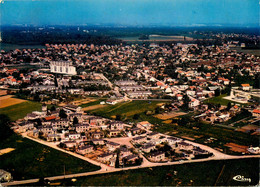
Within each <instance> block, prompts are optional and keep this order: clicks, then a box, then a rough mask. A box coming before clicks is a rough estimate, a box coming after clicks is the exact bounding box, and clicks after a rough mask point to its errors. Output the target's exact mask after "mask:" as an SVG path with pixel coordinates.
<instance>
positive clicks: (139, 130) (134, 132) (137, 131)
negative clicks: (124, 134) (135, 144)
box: [131, 127, 142, 135]
mask: <svg viewBox="0 0 260 187" xmlns="http://www.w3.org/2000/svg"><path fill="white" fill-rule="evenodd" d="M141 131H142V129H140V128H138V127H135V128H132V129H131V132H132V134H133V135H135V134H138V133H140V132H141Z"/></svg>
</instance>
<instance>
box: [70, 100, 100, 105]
mask: <svg viewBox="0 0 260 187" xmlns="http://www.w3.org/2000/svg"><path fill="white" fill-rule="evenodd" d="M96 100H97V99H94V98H87V99H81V100H77V101H73V102H72V103H73V104H74V105H83V104H86V103H91V102H93V101H96Z"/></svg>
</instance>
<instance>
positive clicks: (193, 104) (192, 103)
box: [189, 98, 200, 108]
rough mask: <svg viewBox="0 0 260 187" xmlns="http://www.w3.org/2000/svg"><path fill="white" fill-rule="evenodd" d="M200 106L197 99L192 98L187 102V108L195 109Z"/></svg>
mask: <svg viewBox="0 0 260 187" xmlns="http://www.w3.org/2000/svg"><path fill="white" fill-rule="evenodd" d="M199 105H200V101H199V100H197V99H194V98H192V99H191V101H190V102H189V108H196V107H198V106H199Z"/></svg>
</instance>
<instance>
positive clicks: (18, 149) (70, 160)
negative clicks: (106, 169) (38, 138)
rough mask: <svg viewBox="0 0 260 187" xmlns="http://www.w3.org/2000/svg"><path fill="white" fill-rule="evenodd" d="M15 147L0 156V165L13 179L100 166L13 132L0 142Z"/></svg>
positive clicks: (80, 170) (96, 168) (37, 176)
mask: <svg viewBox="0 0 260 187" xmlns="http://www.w3.org/2000/svg"><path fill="white" fill-rule="evenodd" d="M9 147H12V148H14V149H15V150H13V151H12V152H9V153H6V154H3V155H1V156H0V160H1V162H0V168H1V169H4V170H6V171H8V172H10V173H11V174H12V176H13V178H14V180H23V179H32V178H39V177H47V176H56V175H63V174H64V167H65V171H66V174H72V173H79V172H87V171H95V170H98V169H100V167H99V166H95V165H92V164H90V163H88V162H86V161H84V160H81V159H78V158H75V157H73V156H71V155H68V154H66V153H63V152H60V151H58V150H55V149H52V148H50V147H47V146H44V145H42V144H39V143H37V142H34V141H31V140H29V139H26V138H22V137H21V136H18V135H16V134H13V135H12V136H10V137H9V138H8V139H6V140H4V141H1V142H0V149H4V148H9Z"/></svg>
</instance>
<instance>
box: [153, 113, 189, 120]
mask: <svg viewBox="0 0 260 187" xmlns="http://www.w3.org/2000/svg"><path fill="white" fill-rule="evenodd" d="M186 114H187V113H184V112H169V113H162V114H157V115H154V117H156V118H159V119H162V120H167V119H171V118H174V117H178V116H182V115H186Z"/></svg>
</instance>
